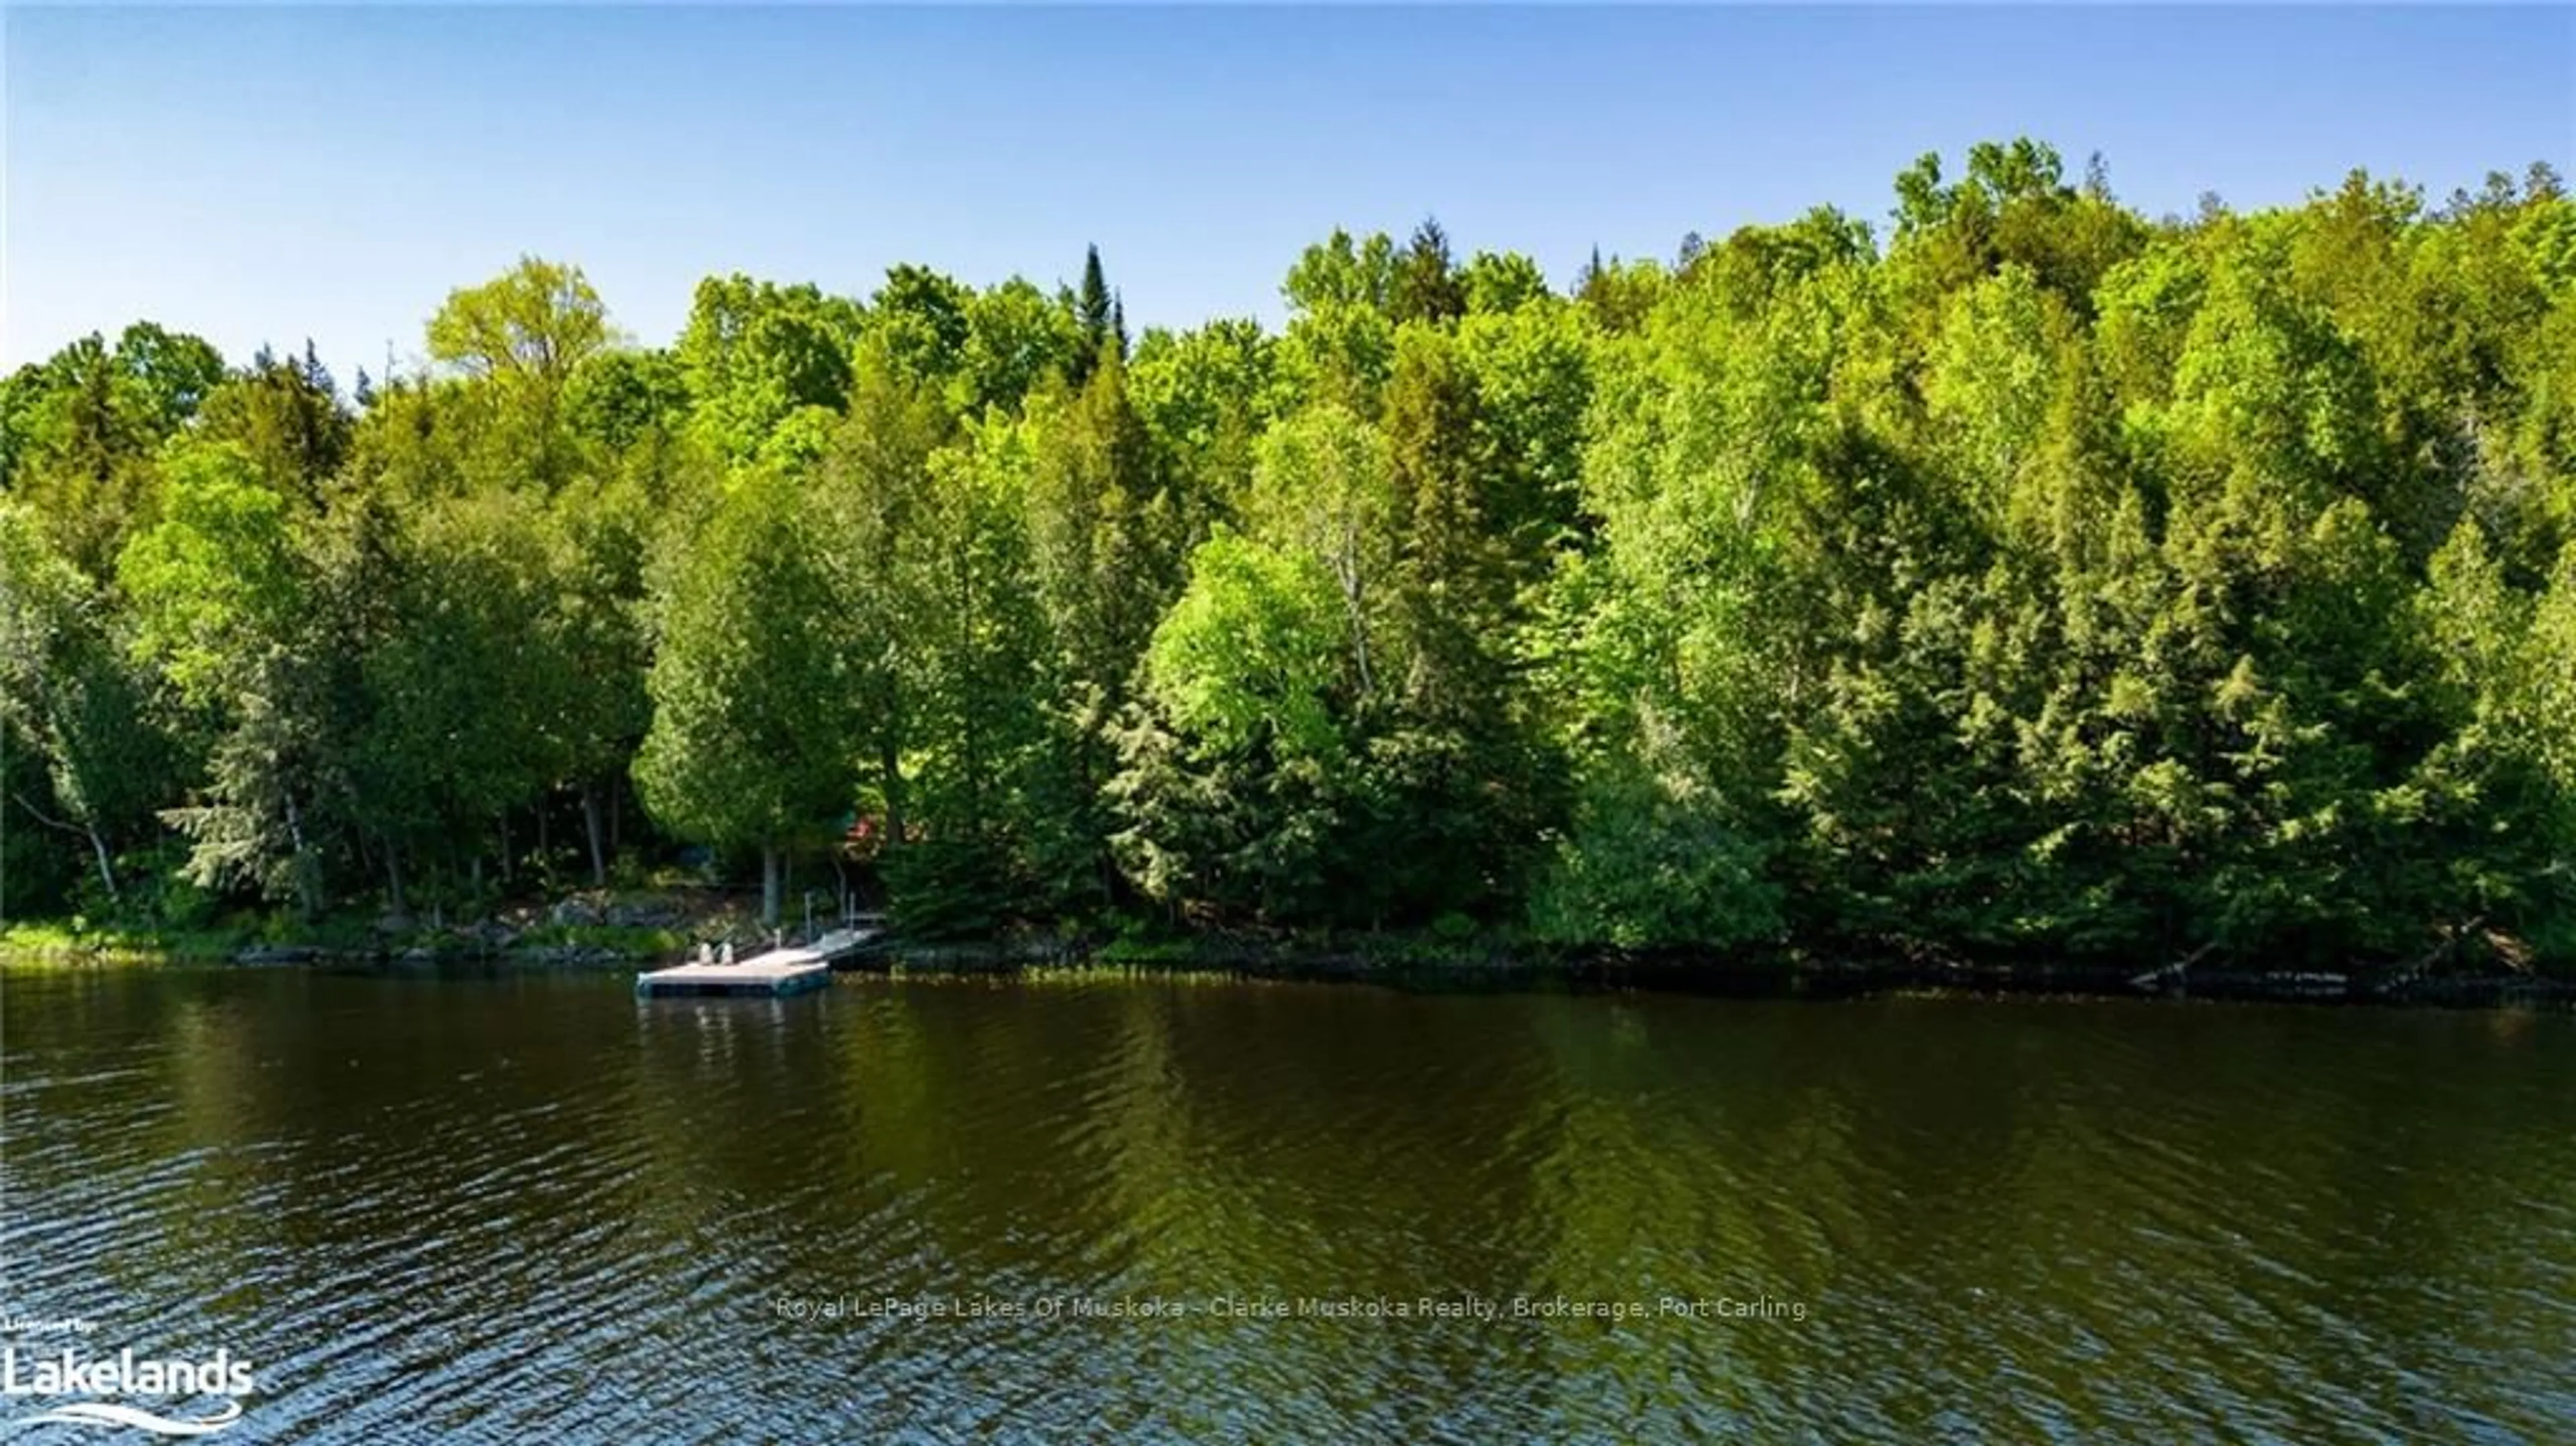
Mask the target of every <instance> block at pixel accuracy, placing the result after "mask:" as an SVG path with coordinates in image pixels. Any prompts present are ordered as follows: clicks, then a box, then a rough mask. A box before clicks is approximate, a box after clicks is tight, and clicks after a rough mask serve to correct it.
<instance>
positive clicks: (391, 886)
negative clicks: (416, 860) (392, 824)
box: [385, 839, 411, 919]
mask: <svg viewBox="0 0 2576 1446" xmlns="http://www.w3.org/2000/svg"><path fill="white" fill-rule="evenodd" d="M385 897H386V901H387V902H388V903H390V904H391V905H392V906H393V912H394V917H395V918H397V919H408V918H410V917H411V904H410V901H409V900H408V899H407V898H406V897H405V895H404V893H403V871H402V849H401V848H400V847H399V846H397V845H396V844H395V843H394V842H393V840H391V839H387V840H386V841H385Z"/></svg>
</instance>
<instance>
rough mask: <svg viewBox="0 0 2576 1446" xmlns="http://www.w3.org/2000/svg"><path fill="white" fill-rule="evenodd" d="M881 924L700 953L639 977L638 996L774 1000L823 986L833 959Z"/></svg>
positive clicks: (868, 938) (865, 940) (870, 938)
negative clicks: (730, 954) (720, 954)
mask: <svg viewBox="0 0 2576 1446" xmlns="http://www.w3.org/2000/svg"><path fill="white" fill-rule="evenodd" d="M880 932H882V931H880V930H877V929H835V930H833V931H832V932H831V933H829V934H825V935H824V936H823V937H821V938H819V939H816V940H815V941H814V942H813V943H811V944H802V945H796V946H792V947H789V948H784V949H771V950H767V951H765V952H763V953H759V954H754V955H752V956H751V957H749V958H747V959H737V960H732V961H730V962H728V961H726V960H722V959H711V958H706V957H701V958H698V959H695V960H692V961H690V962H689V963H686V964H674V965H672V966H671V967H669V968H667V969H649V970H646V971H645V972H643V973H641V974H638V975H636V976H635V993H636V995H637V996H638V997H639V998H644V999H658V998H661V997H663V996H665V995H685V994H697V995H706V994H720V995H721V994H732V995H752V996H755V997H758V998H764V999H776V998H781V997H784V996H786V995H790V994H803V993H805V992H806V991H808V990H813V989H821V988H823V987H824V986H825V985H828V984H830V983H831V982H832V963H833V961H834V960H836V959H840V958H843V957H845V956H847V955H850V954H854V953H856V952H858V951H859V950H860V949H862V948H865V947H866V946H867V945H868V944H870V943H872V942H874V941H875V939H876V937H877V935H878V934H879V933H880Z"/></svg>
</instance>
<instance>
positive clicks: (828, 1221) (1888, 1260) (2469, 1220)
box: [0, 968, 2576, 1446]
mask: <svg viewBox="0 0 2576 1446" xmlns="http://www.w3.org/2000/svg"><path fill="white" fill-rule="evenodd" d="M0 1067H4V1068H5V1074H4V1075H0V1109H5V1113H0V1126H5V1157H4V1158H0V1184H5V1189H6V1196H5V1200H0V1221H5V1227H4V1228H5V1235H0V1312H5V1315H6V1320H5V1322H0V1323H5V1325H6V1326H8V1327H10V1328H11V1329H12V1330H13V1331H14V1334H11V1335H10V1336H9V1337H8V1340H7V1343H8V1344H9V1345H10V1346H11V1347H13V1349H14V1351H15V1353H16V1355H15V1361H16V1364H15V1367H14V1368H15V1369H16V1370H17V1371H18V1372H19V1373H20V1375H21V1376H22V1377H23V1376H24V1374H25V1373H26V1372H27V1371H28V1370H29V1369H30V1362H32V1361H35V1360H37V1359H39V1358H42V1357H46V1356H51V1355H58V1354H60V1353H61V1352H62V1351H63V1350H64V1349H66V1348H67V1347H68V1348H71V1349H75V1350H77V1351H79V1352H81V1353H83V1355H84V1356H85V1357H87V1358H98V1357H112V1356H113V1355H114V1354H115V1353H116V1352H117V1351H119V1350H121V1349H124V1348H127V1347H131V1348H132V1349H133V1350H134V1351H135V1353H136V1356H137V1357H138V1358H144V1357H153V1358H169V1357H175V1358H181V1359H187V1360H190V1361H192V1362H201V1361H202V1359H203V1358H205V1357H208V1356H210V1355H211V1354H212V1353H213V1352H215V1351H216V1350H218V1349H221V1350H223V1351H225V1352H226V1353H227V1354H228V1359H229V1360H230V1361H232V1362H234V1363H237V1364H238V1363H246V1364H247V1365H248V1366H249V1368H250V1370H251V1373H252V1375H253V1377H254V1380H255V1385H254V1387H253V1389H252V1390H251V1391H250V1392H249V1393H248V1394H246V1395H243V1396H241V1397H240V1398H239V1406H240V1415H239V1417H238V1419H237V1420H236V1421H235V1422H234V1424H233V1425H231V1426H230V1427H228V1428H227V1429H225V1430H224V1431H223V1433H222V1435H221V1436H220V1437H218V1438H216V1439H220V1440H223V1441H226V1442H237V1441H238V1442H248V1441H306V1442H321V1441H331V1442H352V1443H357V1442H364V1443H396V1442H413V1441H418V1442H433V1441H435V1442H450V1441H489V1442H502V1441H518V1440H523V1439H533V1440H541V1441H545V1442H549V1443H554V1446H567V1443H608V1442H617V1443H625V1442H660V1441H706V1442H737V1441H773V1442H791V1441H792V1442H802V1441H861V1440H868V1441H874V1440H898V1441H923V1442H929V1441H948V1440H969V1439H972V1440H1019V1439H1025V1440H1032V1441H1038V1440H1043V1441H1061V1440H1076V1439H1119V1440H1148V1441H1225V1442H1234V1441H1277V1440H1316V1441H1331V1442H1366V1441H1404V1442H1416V1441H1422V1442H1428V1441H1459V1442H1479V1443H1483V1442H1505V1441H1513V1442H1516V1441H1522V1440H1590V1441H1630V1440H1641V1441H1644V1440H1651V1441H1680V1440H1695V1439H1742V1440H1761V1441H1795V1440H1817V1441H1835V1442H1844V1441H1887V1442H1907V1443H1912V1442H1925V1441H1947V1440H1957V1441H2084V1442H2093V1441H2135V1442H2152V1443H2169V1442H2179V1441H2186V1440H2198V1439H2231V1440H2250V1441H2280V1442H2299V1443H2316V1442H2341V1441H2391V1442H2394V1441H2416V1440H2438V1441H2451V1442H2473V1441H2534V1442H2545V1441H2561V1442H2563V1441H2569V1440H2576V1018H2571V1017H2568V1016H2564V1015H2551V1014H2538V1015H2535V1014H2529V1013H2473V1012H2459V1013H2445V1012H2434V1011H2420V1012H2398V1011H2377V1010H2369V1009H2357V1008H2356V1009H2319V1008H2300V1007H2254V1006H2236V1005H2201V1004H2173V1003H2165V1004H2144V1003H2141V1004H2125V1003H2104V1002H2090V1003H2072V1002H2070V1003H2056V1002H1990V1001H1984V1002H1981V1001H1953V1000H1928V999H1915V1000H1878V1001H1864V1002H1854V1003H1839V1004H1821V1003H1799V1002H1777V1003H1771V1002H1745V1001H1727V1000H1702V999H1690V998H1677V997H1660V996H1633V997H1627V996H1611V997H1561V996H1558V997H1551V996H1488V995H1465V996H1462V995H1423V994H1406V993H1397V992H1392V991H1385V990H1379V989H1374V988H1367V987H1357V986H1343V985H1313V986H1308V985H1282V984H1252V983H1213V982H1181V983H1169V982H1136V981H1126V980H1112V979H1099V980H1092V981H1088V982H1039V983H1026V984H1012V983H998V982H992V981H938V982H927V981H920V980H913V981H901V982H890V981H887V980H884V979H861V978H844V979H842V980H840V981H839V982H838V983H837V984H836V986H835V987H834V988H833V989H831V990H830V991H828V992H826V993H823V994H819V995H813V996H808V997H805V998H800V999H792V1000H785V1001H778V1002H769V1001H760V1002H750V1001H719V1000H670V1001H657V1002H651V1003H641V1002H638V1001H637V1000H635V999H634V998H633V997H632V996H631V994H630V992H629V984H628V981H627V979H626V977H625V976H623V975H601V974H590V975H572V976H563V975H541V974H500V975H485V976H465V977H459V976H455V975H448V976H441V977H431V976H427V975H417V976H404V975H368V974H334V973H320V972H310V971H302V970H185V969H175V968H174V969H165V970H103V971H76V972H64V971H11V972H7V973H5V974H0ZM889 1303H891V1304H889ZM934 1310H945V1311H947V1312H949V1313H947V1314H934V1313H933V1311H934ZM1122 1311H1123V1312H1125V1314H1120V1312H1122ZM1166 1312H1169V1313H1166ZM1486 1312H1490V1315H1487V1314H1486ZM1587 1312H1592V1313H1587ZM1603 1312H1606V1313H1607V1314H1606V1315H1605V1314H1602V1313H1603ZM64 1317H78V1318H80V1319H81V1322H82V1323H84V1324H86V1325H87V1326H88V1327H89V1329H88V1331H87V1332H86V1333H85V1334H84V1333H79V1332H77V1331H69V1330H66V1329H62V1328H60V1323H61V1320H62V1318H64ZM20 1384H22V1385H23V1384H24V1382H23V1380H22V1381H21V1382H20ZM58 1404H59V1402H58V1401H56V1400H55V1399H54V1398H50V1397H45V1396H10V1397H7V1398H5V1399H0V1434H9V1433H8V1431H7V1424H8V1423H9V1422H11V1421H12V1420H18V1421H21V1422H23V1419H24V1418H26V1417H29V1416H32V1415H34V1414H36V1413H38V1412H39V1411H42V1410H45V1409H48V1408H51V1407H53V1406H56V1405H58ZM139 1404H140V1405H142V1406H145V1407H149V1408H152V1409H155V1410H156V1411H160V1412H162V1413H164V1414H166V1415H169V1416H170V1417H172V1418H174V1419H178V1418H186V1419H201V1418H206V1417H208V1416H210V1415H219V1414H221V1412H222V1410H223V1409H224V1408H223V1407H222V1403H221V1401H220V1399H219V1398H216V1397H210V1396H209V1397H198V1398H194V1399H193V1400H182V1399H180V1398H175V1397H165V1398H159V1399H149V1398H146V1399H141V1400H140V1401H139ZM9 1439H10V1440H12V1441H30V1442H38V1441H52V1440H60V1441H66V1442H71V1441H83V1442H87V1441H106V1440H111V1439H119V1440H121V1439H137V1440H139V1439H146V1438H143V1437H141V1436H139V1435H135V1434H133V1433H126V1434H124V1435H118V1434H116V1433H112V1432H107V1431H102V1430H100V1429H98V1428H96V1427H93V1426H88V1425H77V1424H74V1425H60V1426H35V1427H32V1428H29V1429H21V1430H19V1431H17V1432H16V1433H15V1434H10V1435H9Z"/></svg>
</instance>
